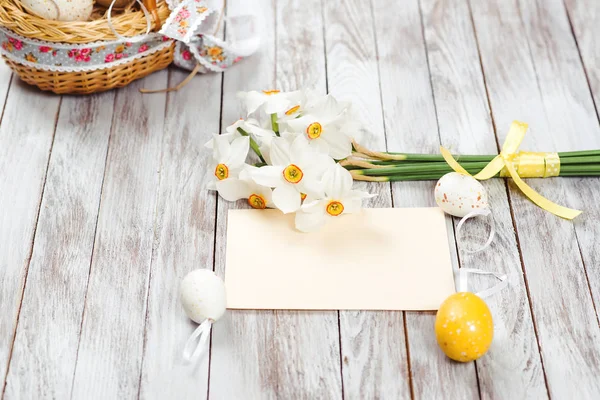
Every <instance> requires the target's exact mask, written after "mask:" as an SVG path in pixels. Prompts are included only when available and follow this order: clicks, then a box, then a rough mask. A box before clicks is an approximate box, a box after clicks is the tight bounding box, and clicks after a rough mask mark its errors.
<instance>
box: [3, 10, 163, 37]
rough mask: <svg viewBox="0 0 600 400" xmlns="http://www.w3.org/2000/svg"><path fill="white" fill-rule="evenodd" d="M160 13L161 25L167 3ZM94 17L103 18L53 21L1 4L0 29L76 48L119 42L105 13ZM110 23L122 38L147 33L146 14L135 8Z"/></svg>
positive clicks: (101, 12)
mask: <svg viewBox="0 0 600 400" xmlns="http://www.w3.org/2000/svg"><path fill="white" fill-rule="evenodd" d="M157 11H158V16H159V17H160V19H161V20H162V21H164V20H166V18H167V17H168V16H169V13H170V10H169V7H168V5H167V3H166V2H165V1H164V0H159V1H157ZM94 14H95V15H102V17H101V18H98V19H95V20H92V21H72V22H64V21H54V20H48V19H44V18H42V17H39V16H37V15H34V14H32V13H29V12H27V10H26V9H25V8H24V7H23V6H22V4H21V2H20V0H1V1H0V25H1V26H4V27H6V28H8V29H10V30H12V31H13V32H15V33H17V34H19V35H21V36H25V37H28V38H33V39H38V40H42V41H47V42H55V43H56V42H58V43H74V44H84V43H90V42H99V41H113V40H117V37H116V36H115V35H114V33H113V32H112V31H111V29H110V27H109V25H108V20H107V18H106V9H105V8H103V7H99V6H94ZM111 22H112V25H113V27H114V28H115V30H116V31H117V32H118V33H119V34H120V35H122V36H126V37H131V36H137V35H141V34H144V33H146V29H147V21H146V17H145V14H144V12H143V11H141V10H139V9H137V8H134V7H133V6H129V7H127V8H126V9H124V10H122V12H121V13H120V14H118V15H116V12H115V14H114V15H113V17H112V18H111ZM155 25H156V24H155ZM154 28H155V29H156V28H157V27H156V26H155V27H154Z"/></svg>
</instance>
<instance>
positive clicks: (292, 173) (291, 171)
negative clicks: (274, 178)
mask: <svg viewBox="0 0 600 400" xmlns="http://www.w3.org/2000/svg"><path fill="white" fill-rule="evenodd" d="M303 177H304V172H302V170H301V169H300V168H298V166H297V165H294V164H290V165H288V166H287V167H285V169H284V170H283V178H284V179H285V180H286V181H288V182H289V183H294V184H296V183H298V182H300V181H301V180H302V178H303Z"/></svg>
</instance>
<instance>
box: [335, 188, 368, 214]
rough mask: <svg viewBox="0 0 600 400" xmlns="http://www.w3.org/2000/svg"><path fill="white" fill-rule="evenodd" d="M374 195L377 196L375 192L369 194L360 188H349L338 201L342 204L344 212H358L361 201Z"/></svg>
mask: <svg viewBox="0 0 600 400" xmlns="http://www.w3.org/2000/svg"><path fill="white" fill-rule="evenodd" d="M375 196H377V194H371V193H367V192H363V191H361V190H351V191H350V192H349V193H348V194H347V195H346V196H345V197H343V198H342V199H341V200H340V201H341V202H342V204H343V205H344V213H346V214H352V213H355V212H358V211H359V210H360V209H361V208H362V201H363V200H364V199H370V198H373V197H375Z"/></svg>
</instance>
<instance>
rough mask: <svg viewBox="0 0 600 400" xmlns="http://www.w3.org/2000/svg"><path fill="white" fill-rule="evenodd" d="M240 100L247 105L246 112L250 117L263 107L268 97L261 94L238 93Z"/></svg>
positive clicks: (254, 92)
mask: <svg viewBox="0 0 600 400" xmlns="http://www.w3.org/2000/svg"><path fill="white" fill-rule="evenodd" d="M238 98H240V99H241V100H242V101H244V103H245V104H246V111H247V112H248V115H250V114H252V113H253V112H255V111H256V110H258V108H259V107H260V106H262V105H263V104H264V103H265V101H267V96H266V95H265V94H264V93H261V92H256V91H252V92H238Z"/></svg>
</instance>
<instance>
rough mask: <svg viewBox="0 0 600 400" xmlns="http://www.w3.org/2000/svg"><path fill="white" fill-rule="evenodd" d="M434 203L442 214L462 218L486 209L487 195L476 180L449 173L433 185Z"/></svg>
mask: <svg viewBox="0 0 600 400" xmlns="http://www.w3.org/2000/svg"><path fill="white" fill-rule="evenodd" d="M435 202H436V203H437V205H438V206H440V208H441V209H442V210H444V212H446V213H448V214H450V215H454V216H455V217H461V218H462V217H464V216H465V215H467V214H468V213H470V212H471V211H474V210H481V209H485V208H488V195H487V192H486V191H485V188H484V187H483V185H482V184H481V183H479V181H478V180H477V179H475V178H473V177H472V176H468V175H463V174H459V173H458V172H450V173H449V174H446V175H444V176H442V177H441V178H440V180H439V181H438V182H437V184H436V185H435Z"/></svg>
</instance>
